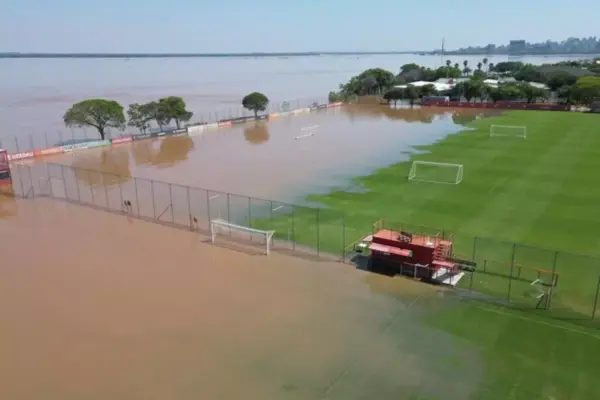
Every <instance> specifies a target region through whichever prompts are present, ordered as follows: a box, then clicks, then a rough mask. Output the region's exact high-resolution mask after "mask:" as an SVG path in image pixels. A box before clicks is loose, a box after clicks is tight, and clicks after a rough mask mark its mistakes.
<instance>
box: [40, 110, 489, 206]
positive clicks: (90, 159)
mask: <svg viewBox="0 0 600 400" xmlns="http://www.w3.org/2000/svg"><path fill="white" fill-rule="evenodd" d="M477 116H478V113H477V110H475V112H474V111H472V110H464V111H463V110H461V114H456V113H454V114H453V113H451V112H448V111H447V110H443V109H432V108H423V109H398V110H392V109H390V108H386V107H380V106H353V107H348V108H343V109H337V110H335V109H334V110H331V109H330V110H327V111H323V112H319V113H311V114H309V115H303V116H297V117H292V118H282V119H279V120H274V121H271V122H257V123H255V124H246V125H239V126H234V127H232V128H230V129H222V130H218V131H211V132H206V133H204V134H203V135H202V136H199V137H193V138H190V137H171V138H165V139H157V140H154V141H148V140H146V141H140V142H135V143H131V144H124V145H120V146H119V147H113V148H99V149H91V150H86V151H82V152H76V153H71V154H67V155H61V156H57V157H55V158H53V159H52V161H53V162H57V163H60V164H65V165H72V166H75V167H82V168H87V169H92V170H101V171H107V172H110V173H114V174H119V175H125V176H130V175H133V176H136V177H143V178H148V179H155V180H160V181H165V182H171V183H177V184H181V185H190V186H195V187H202V188H209V189H213V190H216V191H222V192H232V193H239V194H244V195H248V196H254V197H262V198H268V199H277V200H282V201H286V202H298V201H300V200H301V199H302V198H303V197H304V196H306V195H307V194H308V193H315V192H317V193H319V192H328V191H329V190H331V189H332V188H348V186H349V185H350V180H351V178H353V177H356V176H359V175H365V174H369V173H371V172H372V171H373V170H375V169H377V168H381V167H385V166H387V165H389V164H392V163H395V162H399V161H403V160H407V159H408V158H409V157H410V154H411V153H412V151H411V149H412V147H413V146H416V145H424V144H429V143H432V142H434V141H436V140H439V139H442V138H443V137H445V136H446V135H448V134H451V133H454V132H458V131H460V130H461V129H463V126H462V125H461V124H463V123H465V122H469V121H471V120H473V119H475V118H476V117H477ZM302 136H304V137H302ZM297 137H302V138H298V139H296V138H297ZM82 179H85V178H82Z"/></svg>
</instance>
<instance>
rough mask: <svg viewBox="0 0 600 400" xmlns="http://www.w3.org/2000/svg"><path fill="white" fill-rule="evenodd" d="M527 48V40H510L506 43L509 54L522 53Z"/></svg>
mask: <svg viewBox="0 0 600 400" xmlns="http://www.w3.org/2000/svg"><path fill="white" fill-rule="evenodd" d="M526 50H527V42H525V41H524V40H511V41H510V43H509V44H508V53H509V54H522V53H525V51H526Z"/></svg>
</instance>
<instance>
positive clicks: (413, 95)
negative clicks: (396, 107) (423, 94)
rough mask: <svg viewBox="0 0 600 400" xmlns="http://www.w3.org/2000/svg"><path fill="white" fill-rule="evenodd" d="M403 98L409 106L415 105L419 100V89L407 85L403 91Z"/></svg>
mask: <svg viewBox="0 0 600 400" xmlns="http://www.w3.org/2000/svg"><path fill="white" fill-rule="evenodd" d="M404 98H405V99H407V100H408V102H409V103H410V106H411V107H412V106H413V105H414V104H415V101H416V100H417V99H418V98H419V89H417V88H416V87H414V86H412V85H408V86H407V87H406V89H405V90H404Z"/></svg>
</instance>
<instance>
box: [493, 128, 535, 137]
mask: <svg viewBox="0 0 600 400" xmlns="http://www.w3.org/2000/svg"><path fill="white" fill-rule="evenodd" d="M492 136H508V137H516V138H521V139H526V138H527V127H526V126H516V125H492V126H490V137H492Z"/></svg>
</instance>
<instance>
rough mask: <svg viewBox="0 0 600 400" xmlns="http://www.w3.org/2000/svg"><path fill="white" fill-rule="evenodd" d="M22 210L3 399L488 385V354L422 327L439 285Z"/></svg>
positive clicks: (10, 232) (62, 209) (9, 240)
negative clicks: (484, 380)
mask: <svg viewBox="0 0 600 400" xmlns="http://www.w3.org/2000/svg"><path fill="white" fill-rule="evenodd" d="M15 203H18V204H17V205H18V207H17V208H16V211H15V212H14V213H13V215H12V217H10V218H4V219H0V235H1V237H2V242H1V246H2V254H3V259H2V263H0V275H1V277H2V278H1V279H0V327H1V329H0V349H1V353H2V357H0V398H3V399H42V398H43V399H47V400H54V399H56V400H59V399H60V400H70V399H90V400H93V399H99V400H100V399H102V400H104V399H113V400H121V399H123V400H136V399H140V400H142V399H143V400H149V399H157V400H159V399H161V400H162V399H178V400H186V399H241V398H251V399H265V400H269V399H274V400H275V399H287V398H289V399H324V398H327V399H359V398H377V399H398V398H408V396H409V395H412V394H416V393H419V394H422V395H424V396H428V397H427V398H431V399H442V398H443V399H464V398H467V397H468V396H469V394H470V393H472V392H473V390H475V387H476V386H477V383H478V381H479V378H480V375H479V374H480V371H481V370H482V367H481V361H480V359H479V355H478V354H477V352H476V351H475V350H473V349H471V348H469V347H468V346H466V345H465V344H463V343H460V342H456V341H454V340H453V339H452V338H450V337H448V336H447V335H446V334H444V333H442V332H437V331H434V330H431V329H429V328H426V327H424V326H422V325H421V324H420V323H419V314H420V313H421V312H422V311H423V310H421V309H420V308H419V304H421V303H423V304H425V303H427V302H426V301H424V299H427V298H429V296H430V295H431V288H430V287H428V286H425V285H422V284H417V283H413V282H410V281H408V280H404V279H390V278H387V277H381V276H375V275H369V274H367V273H364V272H361V271H357V270H355V269H353V268H351V267H349V266H347V265H344V264H339V263H326V262H314V261H312V262H309V261H305V260H302V259H299V258H290V257H287V256H282V255H279V254H273V255H272V256H269V257H266V256H253V255H249V254H246V253H244V252H240V251H232V250H230V249H227V248H222V247H219V246H216V245H210V244H206V243H204V240H205V238H203V237H201V236H198V235H197V234H194V233H191V232H187V231H183V230H177V229H173V228H167V227H163V226H159V225H156V224H151V223H146V222H142V221H138V220H128V219H127V218H125V217H123V216H119V215H114V214H110V213H106V212H102V211H95V210H91V209H88V208H85V207H82V206H76V205H69V204H67V203H64V202H61V201H57V200H52V199H43V198H42V199H39V198H38V199H35V200H20V201H17V202H15ZM415 301H416V302H415ZM461 360H462V362H461ZM465 360H466V361H468V362H464V361H465ZM464 376H469V379H468V380H467V381H466V382H464V379H463V382H462V383H461V384H460V385H457V384H456V383H454V379H456V378H458V377H464Z"/></svg>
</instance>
